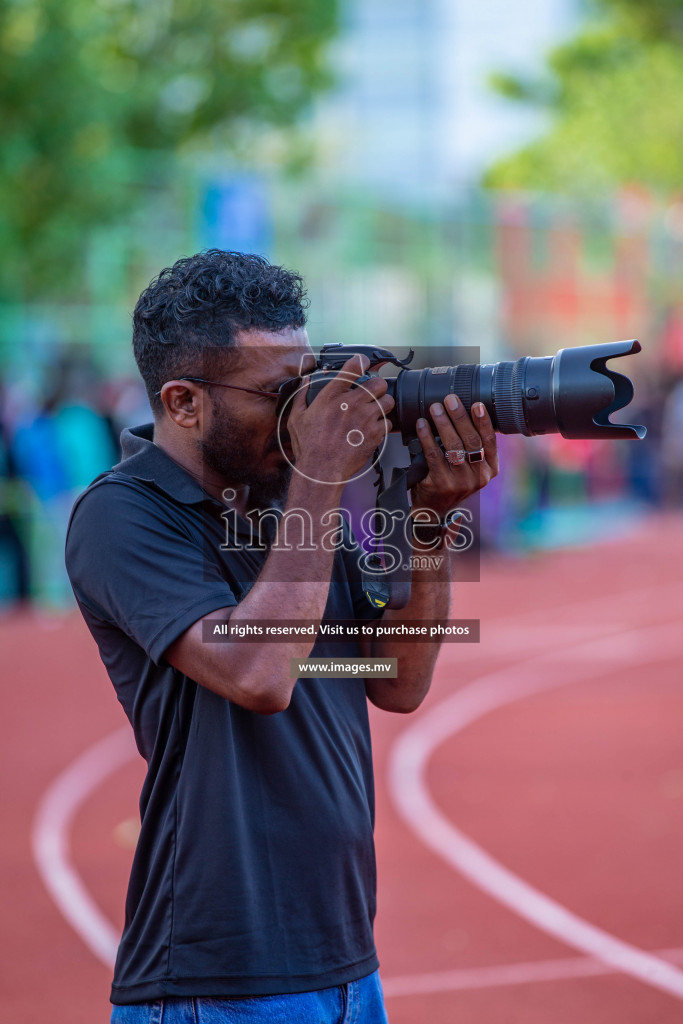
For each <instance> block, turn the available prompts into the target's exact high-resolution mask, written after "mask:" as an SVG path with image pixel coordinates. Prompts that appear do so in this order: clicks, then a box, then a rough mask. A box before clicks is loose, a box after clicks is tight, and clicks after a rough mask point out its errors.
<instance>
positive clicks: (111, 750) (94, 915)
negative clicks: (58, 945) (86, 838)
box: [31, 726, 139, 967]
mask: <svg viewBox="0 0 683 1024" xmlns="http://www.w3.org/2000/svg"><path fill="white" fill-rule="evenodd" d="M138 756H139V755H138V751H137V748H136V746H135V742H134V740H133V734H132V732H131V728H130V726H126V727H125V728H123V729H117V730H116V732H113V733H111V734H110V735H109V736H105V738H104V739H103V740H100V741H99V742H98V743H95V745H94V746H92V747H90V748H89V749H88V750H86V751H85V752H84V753H83V754H81V755H80V757H78V758H77V759H76V760H75V761H73V762H72V763H71V764H70V765H69V767H68V768H67V769H66V770H65V771H63V772H62V773H61V775H58V776H57V778H56V779H55V780H54V782H52V784H51V785H50V787H49V789H48V790H47V791H46V792H45V794H44V796H43V798H42V800H41V801H40V805H39V807H38V811H37V814H36V817H35V820H34V824H33V832H32V836H31V846H32V850H33V858H34V860H35V863H36V867H37V868H38V873H39V874H40V877H41V878H42V880H43V883H44V885H45V887H46V889H47V891H48V892H49V893H50V895H51V896H52V898H53V900H54V901H55V903H56V904H57V906H58V907H59V909H60V910H61V912H62V914H63V915H64V917H65V918H66V920H67V921H68V922H69V924H70V925H71V927H72V928H73V929H74V930H75V931H76V932H77V934H78V935H80V937H81V938H82V939H83V941H84V942H85V944H86V946H87V947H88V948H89V949H90V950H91V951H92V952H93V953H94V954H95V956H96V957H98V959H100V960H101V961H102V962H103V963H105V964H106V965H107V966H108V967H111V966H113V964H114V961H115V959H116V950H117V948H118V945H119V939H120V935H119V933H118V931H117V930H116V929H115V928H114V926H113V925H112V923H111V922H110V921H109V920H108V919H107V918H106V917H105V916H104V914H103V913H102V911H101V910H100V908H99V907H98V906H97V904H96V903H95V901H94V900H93V898H92V896H91V895H90V893H89V892H88V890H87V889H86V887H85V885H84V884H83V881H82V879H81V878H80V876H79V874H78V872H77V871H76V869H75V868H74V866H73V864H72V863H71V857H70V849H69V832H70V830H71V823H72V821H73V819H74V817H75V815H76V812H77V810H78V808H79V807H80V805H81V804H82V803H83V801H84V800H86V799H87V797H89V796H90V794H91V793H92V792H93V791H94V790H96V789H97V787H98V786H100V785H101V784H102V782H104V780H105V779H106V778H107V777H108V776H109V775H111V774H112V773H113V772H115V771H116V770H117V769H118V768H120V767H122V766H123V765H124V764H126V762H128V761H131V760H132V759H133V758H135V757H138Z"/></svg>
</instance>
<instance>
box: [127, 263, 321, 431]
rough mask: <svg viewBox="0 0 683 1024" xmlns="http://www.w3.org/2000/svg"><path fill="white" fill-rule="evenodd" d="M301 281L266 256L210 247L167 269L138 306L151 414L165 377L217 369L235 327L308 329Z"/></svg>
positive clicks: (137, 333) (140, 355) (139, 346)
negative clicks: (274, 264) (304, 327)
mask: <svg viewBox="0 0 683 1024" xmlns="http://www.w3.org/2000/svg"><path fill="white" fill-rule="evenodd" d="M307 307H308V300H307V298H306V290H305V288H304V282H303V279H302V278H301V277H300V276H299V274H295V273H293V272H292V271H290V270H286V269H285V268H284V267H278V266H273V265H272V264H271V263H269V262H268V260H267V259H265V258H264V257H263V256H254V255H252V254H249V253H241V252H226V251H224V250H223V249H208V250H206V251H204V252H200V253H197V254H196V255H194V256H187V257H184V258H183V259H180V260H178V261H177V262H176V263H174V264H173V266H172V267H166V269H165V270H162V271H161V273H160V274H159V276H158V277H156V278H155V279H154V280H153V281H152V283H151V284H150V285H149V287H148V288H146V289H145V290H144V291H143V293H142V294H141V296H140V298H139V299H138V301H137V304H136V306H135V310H134V312H133V352H134V354H135V361H136V363H137V364H138V369H139V371H140V374H141V376H142V379H143V381H144V382H145V387H146V389H147V395H148V397H149V401H150V405H151V406H152V409H153V411H154V413H155V414H156V413H158V412H160V411H161V409H162V403H161V399H160V398H159V397H158V396H157V392H159V391H160V390H161V388H162V386H163V385H164V384H165V383H166V381H167V380H173V379H175V378H177V377H188V376H201V377H209V378H211V376H212V375H213V373H214V372H215V371H214V368H213V367H214V365H216V366H218V364H219V362H220V363H221V364H223V365H224V361H225V350H226V349H230V348H233V347H234V345H235V335H236V334H237V332H238V331H243V330H248V329H249V328H256V329H260V330H268V331H281V330H283V329H285V328H287V327H293V328H296V327H303V326H304V324H305V323H306V312H305V310H306V309H307Z"/></svg>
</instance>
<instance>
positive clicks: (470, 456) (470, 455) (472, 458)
mask: <svg viewBox="0 0 683 1024" xmlns="http://www.w3.org/2000/svg"><path fill="white" fill-rule="evenodd" d="M465 455H466V456H467V461H468V462H469V463H472V462H483V461H484V449H483V448H477V450H476V452H465Z"/></svg>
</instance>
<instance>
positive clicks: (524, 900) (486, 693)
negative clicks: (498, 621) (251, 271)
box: [388, 623, 683, 999]
mask: <svg viewBox="0 0 683 1024" xmlns="http://www.w3.org/2000/svg"><path fill="white" fill-rule="evenodd" d="M635 639H637V640H638V643H637V644H636V643H634V640H635ZM606 645H609V646H608V647H606ZM679 645H680V627H679V624H678V623H671V624H668V625H660V626H652V627H649V628H645V629H640V630H628V631H627V632H625V633H623V634H621V635H617V636H612V637H609V638H604V639H599V640H591V641H587V642H584V643H582V644H580V645H574V647H573V648H572V649H571V651H572V655H573V657H571V658H567V657H566V654H567V653H568V652H566V651H562V650H560V651H554V652H549V653H545V654H542V655H540V656H537V657H533V658H530V659H528V660H526V661H524V662H521V663H519V664H517V665H515V666H508V667H506V668H504V669H501V670H499V671H496V672H492V673H490V674H488V675H486V676H483V677H482V678H480V679H478V680H475V681H474V682H473V683H470V684H469V685H468V686H465V687H464V688H463V689H462V690H460V691H458V692H457V693H455V694H454V695H453V696H452V697H449V698H448V699H447V700H444V701H441V702H440V703H439V704H437V705H436V706H435V707H433V708H432V709H431V710H430V711H428V712H427V713H426V714H424V715H422V716H421V717H420V718H419V719H418V720H417V721H416V722H415V723H414V724H413V725H411V726H409V727H408V728H407V729H406V730H405V731H404V732H403V733H402V734H401V735H400V736H399V738H398V740H397V741H396V743H395V744H394V746H393V748H392V750H391V752H390V760H389V779H388V783H389V793H390V795H391V798H392V800H393V802H394V804H395V806H396V808H397V810H398V812H399V813H400V814H401V816H402V817H403V818H404V820H405V821H406V822H407V824H408V825H409V826H410V827H411V828H412V829H413V830H414V831H415V832H416V833H417V835H418V836H419V837H420V838H421V839H422V841H423V842H424V843H425V844H426V845H427V846H429V847H430V848H431V849H432V850H433V851H434V852H435V853H438V854H439V855H440V856H441V857H442V858H443V859H444V860H445V861H446V862H447V863H449V864H451V865H452V866H453V867H454V868H455V869H456V870H457V871H459V872H460V873H461V874H463V875H465V877H466V878H468V879H469V880H470V881H471V882H472V883H473V884H474V885H476V886H478V887H479V888H480V889H482V890H484V891H485V892H487V893H488V894H489V895H491V896H493V897H494V898H495V899H497V900H498V901H499V902H500V903H502V904H504V905H505V906H507V907H509V908H510V909H511V910H513V911H515V912H516V913H517V914H519V915H520V916H521V917H523V918H525V919H526V920H527V921H530V922H531V923H532V924H535V925H536V926H537V927H538V928H540V929H541V930H543V931H545V932H547V933H548V934H550V935H553V936H554V937H555V938H556V939H559V940H560V941H561V942H564V943H566V944H567V945H569V946H573V947H574V948H575V949H580V950H582V952H584V953H588V954H589V955H590V956H594V957H597V958H598V959H599V960H602V961H603V962H604V963H606V964H609V965H610V966H611V967H613V968H614V969H616V970H618V971H622V972H623V973H626V974H630V975H632V976H633V977H636V978H639V979H640V980H641V981H644V982H645V983H647V984H648V985H652V986H653V987H655V988H659V989H661V990H662V991H665V992H668V993H669V994H671V995H674V996H676V997H677V998H679V999H683V972H682V971H679V970H678V969H677V968H675V967H673V966H672V965H671V964H668V963H666V962H665V961H664V960H662V959H660V958H659V957H657V956H655V955H653V954H651V953H646V952H644V951H643V950H641V949H638V948H637V947H636V946H633V945H631V944H630V943H627V942H623V941H622V940H621V939H618V938H616V936H614V935H611V934H610V933H609V932H606V931H604V930H603V929H601V928H598V927H597V926H596V925H593V924H591V923H590V922H588V921H586V920H584V919H583V918H581V917H579V916H578V915H577V914H574V913H572V912H571V911H570V910H567V908H566V907H564V906H562V904H560V903H558V902H557V901H556V900H553V899H551V898H550V897H549V896H546V895H545V894H544V893H542V892H540V891H539V890H538V889H536V888H534V887H533V886H532V885H530V884H529V883H528V882H525V881H524V880H523V879H522V878H520V877H519V876H518V875H515V874H513V872H511V871H509V870H508V869H507V868H506V867H504V865H502V864H501V863H500V862H499V861H497V860H495V859H494V858H493V857H492V856H491V855H490V854H489V853H487V852H486V851H485V850H484V849H483V848H482V847H481V846H479V845H477V843H475V842H473V841H472V840H471V839H470V838H469V837H468V836H466V835H465V834H464V833H463V832H461V831H460V829H458V828H456V826H455V825H453V824H452V823H451V822H450V821H449V820H448V818H446V816H445V815H444V814H443V813H442V812H441V811H440V810H439V808H438V807H437V805H436V803H435V802H434V800H433V799H432V797H431V794H430V793H429V789H428V787H427V783H426V779H425V773H426V767H427V764H428V761H429V759H430V757H431V755H432V754H433V752H434V750H435V749H436V748H437V747H438V746H439V745H440V744H441V743H442V742H443V741H444V740H446V739H449V738H451V737H453V736H454V735H456V734H457V733H458V732H460V731H461V730H462V729H464V728H465V727H466V726H467V725H470V724H471V723H472V722H475V721H477V719H479V718H481V717H482V716H483V715H485V714H488V713H489V712H491V711H494V710H496V709H498V708H501V707H504V706H505V705H506V704H510V703H512V702H513V701H516V700H520V699H521V698H523V697H528V696H531V695H532V694H537V693H542V692H544V691H547V690H551V689H554V688H556V687H558V686H563V685H567V684H568V683H575V682H579V681H582V682H583V681H586V680H588V679H592V678H596V677H600V676H601V675H604V673H605V666H604V664H600V662H601V661H602V658H603V657H604V655H605V653H606V650H609V651H610V654H611V656H610V664H611V665H613V666H614V668H615V669H616V668H619V666H620V665H621V664H625V665H628V666H629V667H632V666H633V665H636V664H648V663H651V662H653V661H656V660H657V659H660V658H667V657H671V656H672V655H673V653H674V651H675V650H678V649H679ZM577 647H580V649H581V654H582V655H583V656H584V657H585V659H586V660H585V662H584V661H583V659H581V660H577V659H576V657H575V655H576V653H577ZM592 653H593V654H595V655H596V656H597V658H598V664H595V663H594V662H593V659H592V658H591V654H592Z"/></svg>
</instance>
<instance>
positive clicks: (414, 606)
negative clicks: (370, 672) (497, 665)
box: [366, 548, 451, 712]
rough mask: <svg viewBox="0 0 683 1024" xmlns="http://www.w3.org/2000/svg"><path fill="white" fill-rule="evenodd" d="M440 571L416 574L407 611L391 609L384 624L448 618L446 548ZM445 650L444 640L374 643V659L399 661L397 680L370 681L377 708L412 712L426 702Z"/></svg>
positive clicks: (448, 573)
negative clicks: (439, 654)
mask: <svg viewBox="0 0 683 1024" xmlns="http://www.w3.org/2000/svg"><path fill="white" fill-rule="evenodd" d="M442 551H443V555H444V559H443V562H442V563H441V565H440V566H439V568H438V569H430V570H427V571H420V572H417V571H413V578H412V586H411V591H410V601H409V602H408V604H407V605H406V606H405V608H398V609H395V608H390V609H388V610H387V611H386V612H385V613H384V616H383V622H386V623H400V622H405V621H407V620H410V619H413V620H420V621H422V622H432V621H433V620H434V619H446V618H448V610H449V608H450V597H451V581H450V568H449V559H450V557H451V556H450V555H449V552H448V551H447V550H446V548H443V549H442ZM440 648H441V641H440V640H433V641H430V642H429V643H406V642H399V641H396V640H391V639H389V640H381V639H380V640H373V643H372V656H373V657H378V658H379V657H381V658H396V659H397V663H398V678H397V679H368V681H367V684H366V691H367V694H368V697H369V698H370V700H371V701H372V703H373V704H376V705H377V706H378V707H380V708H382V709H383V710H385V711H398V712H408V711H414V710H415V708H417V707H419V705H420V704H421V703H422V701H423V700H424V698H425V696H426V694H427V692H428V690H429V687H430V685H431V681H432V675H433V673H434V666H435V664H436V659H437V656H438V653H439V650H440Z"/></svg>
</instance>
